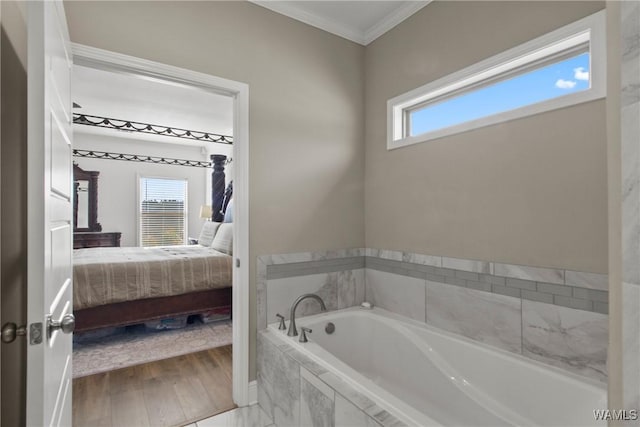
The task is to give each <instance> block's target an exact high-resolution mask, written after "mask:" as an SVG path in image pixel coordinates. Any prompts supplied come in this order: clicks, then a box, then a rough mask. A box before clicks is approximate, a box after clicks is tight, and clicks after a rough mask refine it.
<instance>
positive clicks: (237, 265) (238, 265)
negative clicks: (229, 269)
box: [236, 258, 240, 268]
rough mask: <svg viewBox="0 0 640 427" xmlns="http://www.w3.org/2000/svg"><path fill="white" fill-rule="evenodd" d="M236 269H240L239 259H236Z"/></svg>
mask: <svg viewBox="0 0 640 427" xmlns="http://www.w3.org/2000/svg"><path fill="white" fill-rule="evenodd" d="M236 268H240V258H236Z"/></svg>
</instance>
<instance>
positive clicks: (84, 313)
mask: <svg viewBox="0 0 640 427" xmlns="http://www.w3.org/2000/svg"><path fill="white" fill-rule="evenodd" d="M209 310H216V311H220V312H229V313H231V288H220V289H210V290H207V291H201V292H192V293H190V294H183V295H173V296H169V297H158V298H146V299H141V300H135V301H126V302H118V303H114V304H107V305H101V306H98V307H89V308H83V309H81V310H75V311H74V315H75V317H76V328H75V332H84V331H90V330H93V329H99V328H107V327H112V326H125V325H133V324H136V323H143V322H148V321H151V320H158V319H162V318H167V317H174V316H184V315H188V314H197V313H202V312H205V311H209Z"/></svg>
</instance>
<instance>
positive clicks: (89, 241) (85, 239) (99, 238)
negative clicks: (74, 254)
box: [73, 231, 122, 249]
mask: <svg viewBox="0 0 640 427" xmlns="http://www.w3.org/2000/svg"><path fill="white" fill-rule="evenodd" d="M121 236H122V233H121V232H119V231H115V232H111V233H103V232H101V231H87V232H77V231H76V232H75V233H73V249H81V248H106V247H118V246H120V237H121Z"/></svg>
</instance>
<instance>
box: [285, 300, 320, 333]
mask: <svg viewBox="0 0 640 427" xmlns="http://www.w3.org/2000/svg"><path fill="white" fill-rule="evenodd" d="M307 298H313V299H315V300H316V301H318V302H319V303H320V309H321V310H322V311H327V307H326V306H325V305H324V301H323V300H322V298H320V297H319V296H318V295H316V294H304V295H300V296H299V297H298V299H297V300H295V302H294V303H293V305H292V306H291V314H290V316H289V319H290V320H289V330H288V331H287V335H288V336H290V337H295V336H298V329H297V328H296V308H298V304H300V303H301V302H302V301H304V300H305V299H307Z"/></svg>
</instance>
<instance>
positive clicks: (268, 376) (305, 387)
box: [257, 329, 405, 427]
mask: <svg viewBox="0 0 640 427" xmlns="http://www.w3.org/2000/svg"><path fill="white" fill-rule="evenodd" d="M257 368H258V404H259V405H260V407H261V408H262V409H263V410H264V412H265V413H266V414H267V416H268V417H270V418H271V419H272V420H273V422H274V423H275V425H277V426H282V427H283V426H314V427H324V426H326V427H333V426H350V427H387V426H389V427H400V426H404V425H405V424H404V423H402V422H401V421H400V420H399V419H398V418H396V417H395V416H394V415H392V414H390V413H389V412H387V411H386V410H384V409H383V408H381V407H380V406H378V405H377V404H376V403H374V402H373V401H372V400H370V399H369V398H368V397H367V396H365V395H363V394H362V393H360V392H359V391H357V390H356V389H354V388H353V387H352V386H351V385H349V384H348V383H346V382H345V381H343V380H342V379H340V378H339V377H337V376H336V375H334V374H333V373H331V372H328V371H327V370H325V369H324V368H323V367H321V366H319V365H318V364H317V363H315V362H314V361H312V360H311V359H309V358H308V357H307V356H305V355H304V354H302V353H300V352H299V351H298V350H296V349H295V348H293V347H292V346H290V345H289V344H287V343H286V342H285V341H283V340H281V339H280V338H279V337H277V336H275V334H274V333H273V332H272V331H270V330H268V329H265V330H263V331H260V332H258V359H257ZM282 387H288V388H289V389H288V391H289V393H288V396H286V399H285V400H282V398H283V397H284V396H282V394H283V390H282V389H281V388H282Z"/></svg>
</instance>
